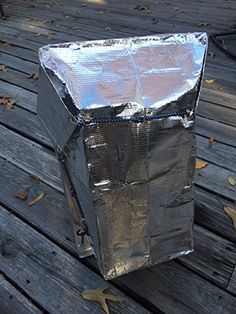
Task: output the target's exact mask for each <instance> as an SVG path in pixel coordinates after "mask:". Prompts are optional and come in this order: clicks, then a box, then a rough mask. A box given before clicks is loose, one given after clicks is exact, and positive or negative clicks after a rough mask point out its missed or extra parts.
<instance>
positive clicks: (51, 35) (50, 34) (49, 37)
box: [48, 33, 56, 39]
mask: <svg viewBox="0 0 236 314" xmlns="http://www.w3.org/2000/svg"><path fill="white" fill-rule="evenodd" d="M55 35H56V34H55V33H49V34H48V39H55Z"/></svg>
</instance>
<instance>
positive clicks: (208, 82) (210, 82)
mask: <svg viewBox="0 0 236 314" xmlns="http://www.w3.org/2000/svg"><path fill="white" fill-rule="evenodd" d="M204 82H206V83H207V84H213V83H214V82H215V80H213V79H210V80H207V79H205V80H204Z"/></svg>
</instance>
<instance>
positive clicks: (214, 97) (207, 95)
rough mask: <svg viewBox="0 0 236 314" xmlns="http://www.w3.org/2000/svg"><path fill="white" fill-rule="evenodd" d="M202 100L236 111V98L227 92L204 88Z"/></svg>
mask: <svg viewBox="0 0 236 314" xmlns="http://www.w3.org/2000/svg"><path fill="white" fill-rule="evenodd" d="M201 99H202V100H205V101H207V102H211V103H213V104H217V105H219V106H223V107H228V108H232V109H236V96H234V95H231V94H227V93H225V92H220V91H215V90H212V89H209V88H202V89H201Z"/></svg>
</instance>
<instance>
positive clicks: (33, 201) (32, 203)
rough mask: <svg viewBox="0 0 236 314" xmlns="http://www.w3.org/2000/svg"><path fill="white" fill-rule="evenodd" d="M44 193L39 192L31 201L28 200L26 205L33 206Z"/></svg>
mask: <svg viewBox="0 0 236 314" xmlns="http://www.w3.org/2000/svg"><path fill="white" fill-rule="evenodd" d="M45 194H46V193H40V194H39V195H38V196H36V197H35V198H34V199H33V200H32V201H30V202H28V203H27V205H28V206H33V205H34V204H36V203H38V202H39V201H40V200H41V199H42V198H43V197H44V196H45Z"/></svg>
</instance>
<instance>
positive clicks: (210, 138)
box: [208, 136, 216, 149]
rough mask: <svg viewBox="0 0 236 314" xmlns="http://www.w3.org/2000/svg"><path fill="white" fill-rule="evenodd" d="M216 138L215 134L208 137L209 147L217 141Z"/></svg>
mask: <svg viewBox="0 0 236 314" xmlns="http://www.w3.org/2000/svg"><path fill="white" fill-rule="evenodd" d="M215 140H216V138H215V136H211V137H209V138H208V148H209V149H210V148H211V146H212V144H213V143H214V142H215Z"/></svg>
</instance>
